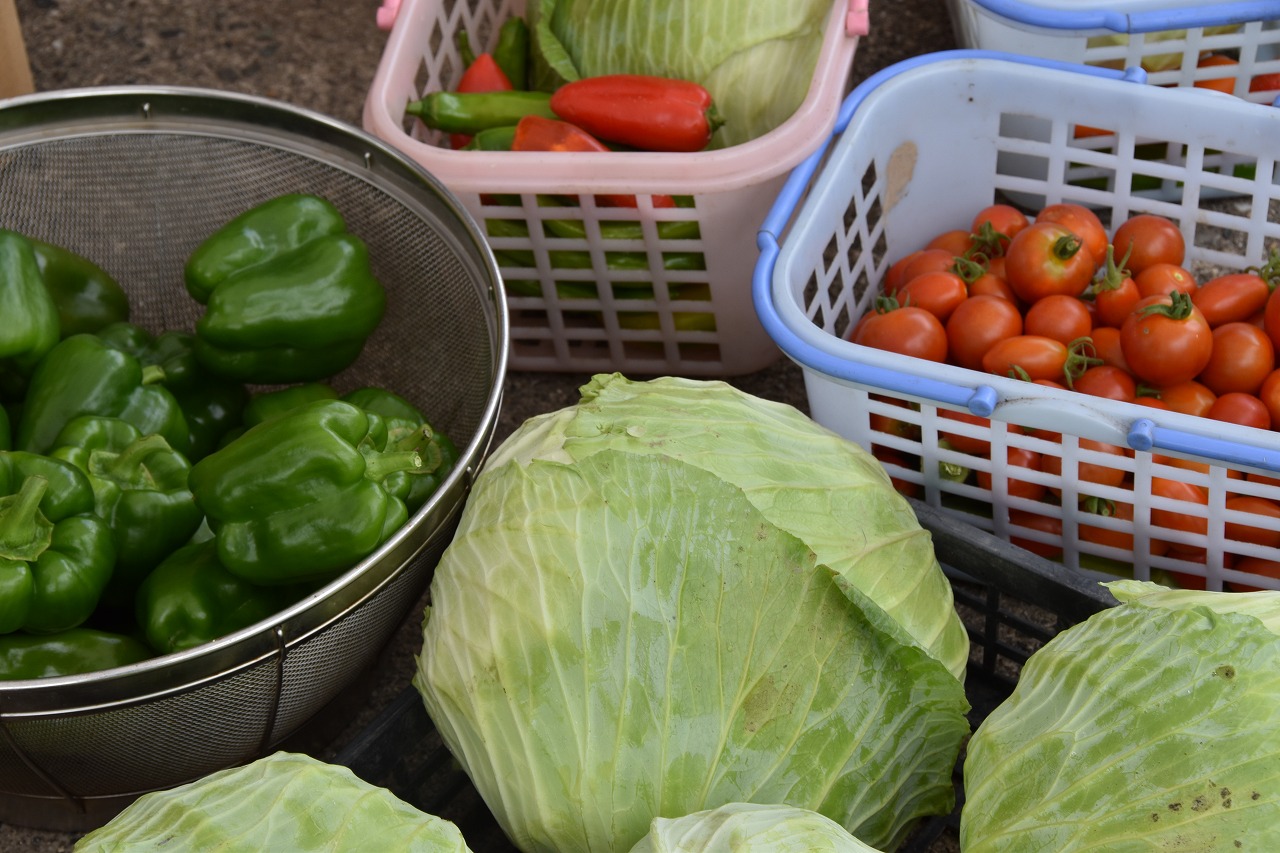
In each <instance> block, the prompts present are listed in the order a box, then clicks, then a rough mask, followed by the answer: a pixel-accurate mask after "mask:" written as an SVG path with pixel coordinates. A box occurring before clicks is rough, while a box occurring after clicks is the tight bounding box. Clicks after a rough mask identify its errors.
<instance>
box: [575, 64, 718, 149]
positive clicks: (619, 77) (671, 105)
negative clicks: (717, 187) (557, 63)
mask: <svg viewBox="0 0 1280 853" xmlns="http://www.w3.org/2000/svg"><path fill="white" fill-rule="evenodd" d="M551 110H552V112H554V113H555V114H556V115H558V116H560V118H562V119H564V120H565V121H567V122H571V123H573V124H575V125H577V126H578V127H581V128H582V129H583V130H585V131H587V132H588V133H590V134H592V135H593V136H595V137H597V138H599V139H603V140H605V141H607V142H616V143H620V144H623V145H629V146H631V147H632V148H638V149H640V150H642V151H677V152H692V151H701V150H702V149H703V148H706V147H707V145H708V144H710V142H711V135H712V134H713V133H715V131H716V129H717V128H719V127H720V125H721V124H723V123H724V122H723V121H722V120H721V118H720V114H719V112H718V111H717V110H716V107H715V103H714V102H713V101H712V100H711V93H709V92H708V91H707V90H706V89H704V88H702V86H700V85H698V84H697V83H694V82H692V81H689V80H676V79H672V78H670V77H658V76H654V75H650V74H602V75H599V76H596V77H584V78H583V79H581V80H573V81H570V82H568V83H565V84H564V85H563V86H561V87H560V88H559V89H557V90H556V91H555V92H553V93H552V95H551Z"/></svg>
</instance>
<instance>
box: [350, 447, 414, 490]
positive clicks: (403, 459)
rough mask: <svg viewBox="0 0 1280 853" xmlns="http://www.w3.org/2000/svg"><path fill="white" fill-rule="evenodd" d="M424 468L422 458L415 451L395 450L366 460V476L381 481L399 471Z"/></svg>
mask: <svg viewBox="0 0 1280 853" xmlns="http://www.w3.org/2000/svg"><path fill="white" fill-rule="evenodd" d="M421 467H422V456H421V455H420V454H419V453H418V452H417V451H414V450H393V451H389V452H387V453H378V454H375V455H371V456H369V457H367V458H366V459H365V469H364V475H365V477H367V478H368V479H370V480H374V481H375V482H376V481H380V480H384V479H386V478H387V477H388V476H390V475H392V474H394V473H396V472H397V471H413V470H415V469H417V468H421Z"/></svg>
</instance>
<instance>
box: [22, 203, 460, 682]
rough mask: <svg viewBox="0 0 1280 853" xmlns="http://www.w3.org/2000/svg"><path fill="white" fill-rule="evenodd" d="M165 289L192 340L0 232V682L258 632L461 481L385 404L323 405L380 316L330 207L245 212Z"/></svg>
mask: <svg viewBox="0 0 1280 853" xmlns="http://www.w3.org/2000/svg"><path fill="white" fill-rule="evenodd" d="M183 276H184V283H185V290H186V292H187V294H189V295H190V297H191V298H192V299H194V300H195V302H196V303H197V304H198V305H199V306H201V307H200V308H199V309H198V310H197V312H196V313H198V314H199V319H198V320H197V321H196V323H195V325H194V328H188V329H176V328H165V329H153V328H147V327H144V326H143V325H141V324H138V323H135V322H133V321H132V319H131V308H132V307H133V306H131V304H130V298H129V296H128V292H127V291H126V289H125V287H123V286H122V285H121V284H120V283H119V282H117V281H116V279H114V278H113V277H112V276H111V275H110V274H109V273H108V272H107V271H106V270H105V269H104V268H103V267H102V266H100V265H99V264H97V263H96V262H94V261H93V260H90V259H89V258H86V257H84V256H82V255H80V254H77V253H76V252H74V251H72V250H71V249H69V248H66V247H63V246H59V245H56V244H54V243H51V242H46V241H42V240H39V239H37V238H35V237H33V236H30V235H26V234H22V233H18V232H16V231H12V230H3V229H0V317H3V318H4V321H3V322H0V679H26V678H46V677H52V676H60V675H76V674H81V673H86V672H93V671H97V670H102V669H109V668H113V667H119V666H128V665H131V664H137V663H140V662H142V661H145V660H147V659H148V658H151V657H154V656H157V655H164V654H169V653H174V652H179V651H183V650H186V649H190V648H193V647H195V646H198V645H201V644H203V643H208V642H212V641H214V640H216V639H217V638H219V637H223V636H226V635H228V634H231V633H234V632H235V631H237V630H240V629H242V628H245V627H248V626H250V625H253V624H255V623H257V622H260V621H262V620H264V619H269V618H270V617H271V616H272V615H273V614H276V613H279V612H280V611H282V610H283V609H285V608H287V607H288V606H290V605H291V604H292V603H294V602H297V601H300V600H301V599H302V598H304V597H305V596H307V595H309V594H311V593H313V592H315V591H316V590H317V589H319V588H320V587H322V586H323V585H324V584H325V583H327V582H328V581H330V580H332V579H333V578H335V577H336V576H337V575H338V574H340V573H341V572H343V571H345V570H347V569H349V568H351V567H353V566H355V565H356V564H358V563H359V562H360V561H361V560H363V559H365V558H366V557H368V556H369V555H370V554H372V553H373V552H374V551H375V550H376V549H377V548H378V547H379V546H380V545H381V544H382V543H384V542H385V541H386V540H387V539H388V538H389V537H390V536H391V535H392V534H394V533H395V532H396V531H397V530H398V529H400V527H401V526H403V525H404V524H405V523H406V522H407V520H408V519H409V517H410V516H411V515H412V514H413V513H415V512H416V511H417V510H418V509H419V508H421V507H422V506H423V505H424V504H425V503H426V502H427V501H428V499H429V498H430V497H431V495H432V494H433V493H434V492H435V491H436V490H437V489H438V488H439V486H440V484H441V482H442V481H443V479H444V478H445V477H446V476H447V475H448V473H449V472H450V471H451V470H452V469H453V467H454V465H455V463H456V462H457V459H458V452H457V448H456V447H455V446H454V444H453V443H452V441H450V439H449V438H448V437H447V436H446V435H444V434H443V433H441V432H440V431H438V430H437V429H436V428H435V427H433V426H432V425H431V423H430V422H429V421H428V419H427V417H426V416H425V415H424V414H423V412H422V411H421V410H420V409H419V408H418V407H417V406H415V405H414V404H413V403H411V402H410V401H409V400H407V399H405V398H404V397H402V396H400V395H399V394H398V393H396V392H395V391H393V390H391V389H386V388H375V387H357V388H354V389H352V390H345V389H344V390H343V391H339V388H340V387H341V385H340V384H339V381H338V380H339V376H338V374H340V373H341V372H342V371H343V370H345V369H346V368H347V367H349V366H350V365H351V364H352V363H354V361H355V360H356V358H357V357H359V355H360V353H361V351H362V350H363V348H364V344H365V342H366V340H367V339H368V337H369V336H370V335H371V334H373V332H374V330H375V329H376V328H377V326H378V324H379V322H380V320H381V317H382V315H383V312H384V310H385V304H386V298H385V293H384V290H383V288H382V286H381V284H380V283H379V282H378V280H377V279H376V278H375V277H374V275H373V272H372V267H371V263H370V258H369V252H368V249H367V247H366V246H365V244H364V243H363V241H362V240H361V239H360V238H359V237H357V236H355V235H354V234H352V233H350V232H349V231H347V229H346V226H345V223H344V221H343V219H342V217H341V215H340V214H339V213H338V211H337V209H336V208H335V207H334V206H333V205H332V204H331V203H330V202H328V201H327V200H325V199H322V198H320V197H318V196H312V195H299V194H295V195H285V196H279V197H276V198H272V199H269V200H267V201H266V202H264V203H262V204H260V205H258V206H256V207H253V208H250V209H248V210H246V211H244V212H243V213H242V214H241V215H239V216H237V217H235V218H234V219H232V220H231V221H229V222H228V223H226V225H225V226H223V227H222V228H220V229H218V230H216V231H214V232H213V233H212V234H210V235H209V237H208V238H207V239H206V240H205V241H204V242H202V243H201V244H200V245H198V246H197V247H196V248H195V249H194V250H193V251H192V253H191V254H190V256H189V258H188V259H187V262H186V265H185V267H184V270H183Z"/></svg>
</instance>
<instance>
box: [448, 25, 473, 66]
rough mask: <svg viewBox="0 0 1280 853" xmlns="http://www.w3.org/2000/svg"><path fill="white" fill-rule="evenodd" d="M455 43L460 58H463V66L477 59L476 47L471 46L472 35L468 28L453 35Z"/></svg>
mask: <svg viewBox="0 0 1280 853" xmlns="http://www.w3.org/2000/svg"><path fill="white" fill-rule="evenodd" d="M453 43H454V45H456V46H457V48H458V58H459V59H460V60H462V67H463V68H467V67H469V66H470V65H471V63H473V62H475V61H476V52H475V49H474V48H472V47H471V36H470V35H468V34H467V31H466V30H458V34H457V35H456V36H454V37H453Z"/></svg>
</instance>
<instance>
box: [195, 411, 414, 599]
mask: <svg viewBox="0 0 1280 853" xmlns="http://www.w3.org/2000/svg"><path fill="white" fill-rule="evenodd" d="M422 464H423V460H422V458H421V456H419V454H417V453H416V452H413V451H397V450H394V449H390V448H388V447H387V431H386V425H385V423H384V422H383V420H382V419H381V418H380V417H378V416H377V415H373V414H370V413H367V412H365V411H364V410H362V409H360V408H359V407H357V406H354V405H352V404H350V403H346V402H343V401H341V400H318V401H315V402H312V403H306V404H304V405H302V406H300V407H298V408H296V409H293V410H292V411H289V412H286V413H285V414H283V415H280V416H279V417H277V418H273V419H272V420H269V421H264V422H263V423H260V424H258V425H257V426H255V427H252V428H251V429H248V430H246V431H245V432H244V434H242V435H241V436H239V437H238V438H236V439H235V440H234V441H232V442H230V443H229V444H227V445H226V446H224V447H222V448H221V449H219V450H217V451H215V452H213V453H211V454H210V455H209V456H206V457H205V458H204V459H202V460H200V461H199V462H197V463H196V464H195V466H194V467H193V468H192V469H191V475H190V477H189V480H188V482H189V484H190V486H191V491H192V492H193V493H194V494H195V498H196V504H197V505H198V506H199V507H200V508H201V510H202V511H203V512H204V514H205V516H206V517H207V519H208V522H209V527H210V529H211V530H212V531H213V533H214V538H215V540H216V541H217V543H218V559H219V561H221V563H222V565H223V566H225V567H226V568H227V570H228V571H230V572H232V573H233V574H235V575H238V576H239V577H242V578H244V579H245V580H248V581H250V582H253V583H260V584H287V583H294V582H297V581H306V580H314V579H319V578H324V577H327V576H331V575H332V574H334V573H336V572H338V571H341V570H344V569H347V568H349V567H351V566H353V565H355V564H356V563H357V562H359V561H360V560H362V559H364V558H365V557H366V556H368V555H369V554H370V553H372V552H373V551H374V550H375V549H376V548H377V547H378V546H379V545H381V544H382V543H383V542H384V541H385V540H386V539H387V538H388V537H389V536H391V534H392V533H394V532H395V531H396V530H397V529H399V528H400V526H401V525H403V524H404V522H405V521H406V520H407V518H408V510H407V509H406V507H405V504H404V497H405V496H404V494H403V492H402V491H400V490H401V489H402V487H403V486H405V485H407V484H400V483H396V482H394V481H389V478H390V477H391V475H392V474H394V473H396V472H397V471H408V470H414V469H418V468H421V467H422ZM396 492H400V493H396Z"/></svg>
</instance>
